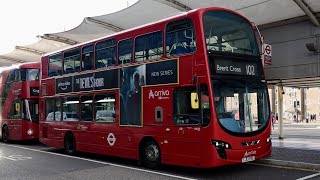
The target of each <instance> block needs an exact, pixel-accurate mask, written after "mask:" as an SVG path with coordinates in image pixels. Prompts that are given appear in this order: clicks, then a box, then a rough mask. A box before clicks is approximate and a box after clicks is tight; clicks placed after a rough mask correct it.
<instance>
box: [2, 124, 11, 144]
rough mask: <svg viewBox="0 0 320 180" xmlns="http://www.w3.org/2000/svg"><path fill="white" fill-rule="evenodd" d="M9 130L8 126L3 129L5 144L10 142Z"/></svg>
mask: <svg viewBox="0 0 320 180" xmlns="http://www.w3.org/2000/svg"><path fill="white" fill-rule="evenodd" d="M8 135H9V129H8V126H3V128H2V141H3V142H4V143H7V142H8Z"/></svg>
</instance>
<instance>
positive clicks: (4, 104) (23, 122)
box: [0, 63, 40, 142]
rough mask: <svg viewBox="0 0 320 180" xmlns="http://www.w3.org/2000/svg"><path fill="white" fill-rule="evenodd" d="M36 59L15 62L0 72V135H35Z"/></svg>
mask: <svg viewBox="0 0 320 180" xmlns="http://www.w3.org/2000/svg"><path fill="white" fill-rule="evenodd" d="M39 72H40V64H39V63H29V64H22V65H15V66H14V67H10V68H8V69H7V70H5V71H4V72H2V73H1V79H2V80H3V81H2V86H3V88H2V92H1V103H0V105H1V119H0V122H1V137H2V140H3V142H7V141H8V140H31V139H38V138H39V133H38V132H39Z"/></svg>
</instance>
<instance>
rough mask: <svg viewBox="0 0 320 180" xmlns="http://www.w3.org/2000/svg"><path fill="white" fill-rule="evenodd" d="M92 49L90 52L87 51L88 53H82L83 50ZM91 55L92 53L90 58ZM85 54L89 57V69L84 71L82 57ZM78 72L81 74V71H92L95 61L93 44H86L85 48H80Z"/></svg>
mask: <svg viewBox="0 0 320 180" xmlns="http://www.w3.org/2000/svg"><path fill="white" fill-rule="evenodd" d="M90 47H92V51H88V52H85V53H84V50H85V49H86V48H90ZM91 53H92V57H91ZM86 54H90V57H91V69H85V68H84V67H85V65H84V55H86ZM80 56H81V58H80V71H81V72H83V71H90V70H93V69H94V59H95V45H94V44H87V45H85V46H82V47H81V53H80Z"/></svg>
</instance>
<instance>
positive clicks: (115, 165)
mask: <svg viewBox="0 0 320 180" xmlns="http://www.w3.org/2000/svg"><path fill="white" fill-rule="evenodd" d="M0 145H3V146H9V147H14V148H19V149H25V150H29V151H34V152H40V153H44V154H51V155H56V156H62V157H68V158H72V159H79V160H83V161H88V162H93V163H98V164H104V165H110V166H114V167H120V168H125V169H131V170H136V171H142V172H146V173H151V174H157V175H161V176H167V177H172V178H177V179H185V180H197V179H194V178H188V177H183V176H176V175H173V174H167V173H161V172H157V171H151V170H146V169H139V168H134V167H129V166H124V165H119V164H114V163H108V162H103V161H97V160H92V159H87V158H81V157H75V156H69V155H65V154H57V153H53V152H46V151H41V150H37V149H30V148H26V147H20V146H15V145H8V144H2V143H1V144H0Z"/></svg>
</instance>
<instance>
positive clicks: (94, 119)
mask: <svg viewBox="0 0 320 180" xmlns="http://www.w3.org/2000/svg"><path fill="white" fill-rule="evenodd" d="M102 95H105V96H106V97H113V98H114V99H115V102H114V111H115V112H114V117H113V121H97V118H96V116H97V109H98V108H97V105H96V104H97V102H96V96H102ZM117 106H118V103H117V98H116V93H114V92H104V93H97V94H94V96H93V122H95V123H108V124H114V123H116V122H117V116H116V112H117ZM102 111H104V110H102Z"/></svg>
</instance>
